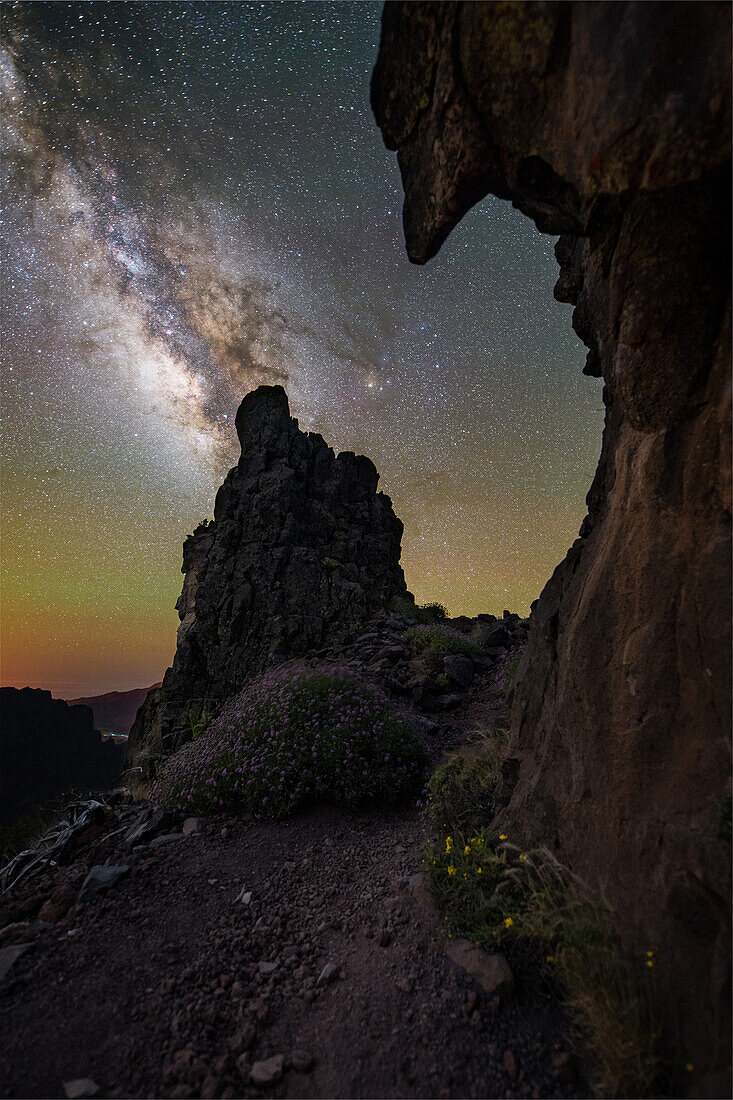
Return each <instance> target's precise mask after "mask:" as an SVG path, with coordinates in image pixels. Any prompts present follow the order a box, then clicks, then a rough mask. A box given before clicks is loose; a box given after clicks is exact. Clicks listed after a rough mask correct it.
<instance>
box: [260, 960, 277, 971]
mask: <svg viewBox="0 0 733 1100" xmlns="http://www.w3.org/2000/svg"><path fill="white" fill-rule="evenodd" d="M279 965H280V960H279V959H275V961H274V962H265V960H264V959H263V960H262V961H261V962H258V963H257V969H258V970H259V972H260V974H274V973H275V971H276V970H277V968H278V967H279Z"/></svg>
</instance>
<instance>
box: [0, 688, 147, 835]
mask: <svg viewBox="0 0 733 1100" xmlns="http://www.w3.org/2000/svg"><path fill="white" fill-rule="evenodd" d="M124 759H125V750H124V748H123V747H122V746H121V745H115V744H114V742H112V741H102V739H101V737H100V735H99V732H98V731H97V730H95V728H94V718H93V716H92V712H91V710H90V708H89V707H81V706H69V705H68V704H67V703H65V702H64V701H63V700H62V699H54V698H52V696H51V692H50V691H37V690H35V689H34V688H22V689H21V690H18V689H17V688H12V687H4V688H0V825H9V824H11V823H12V822H13V821H15V820H17V818H19V817H21V816H22V815H23V814H24V813H28V812H30V811H32V810H34V809H36V808H37V807H38V806H41V805H43V804H44V803H47V802H50V801H52V800H53V799H54V798H56V797H57V796H58V795H61V794H66V793H67V792H69V791H71V790H72V789H73V790H91V791H107V790H109V789H110V787H112V786H113V785H114V783H115V782H116V780H117V778H118V776H119V774H120V772H121V771H122V768H123V764H124Z"/></svg>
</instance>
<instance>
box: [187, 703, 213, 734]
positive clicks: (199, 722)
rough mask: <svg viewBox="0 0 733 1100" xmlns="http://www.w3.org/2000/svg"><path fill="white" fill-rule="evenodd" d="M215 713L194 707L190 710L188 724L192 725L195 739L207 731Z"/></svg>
mask: <svg viewBox="0 0 733 1100" xmlns="http://www.w3.org/2000/svg"><path fill="white" fill-rule="evenodd" d="M212 717H213V715H212V714H210V713H209V711H208V710H200V711H199V710H196V708H195V707H192V708H191V710H189V712H188V724H189V726H190V727H191V736H192V737H193V738H194V740H195V739H196V738H197V737H201V735H202V734H203V733H204V732H205V730H206V727H207V726H208V724H209V722H210V721H211V719H212Z"/></svg>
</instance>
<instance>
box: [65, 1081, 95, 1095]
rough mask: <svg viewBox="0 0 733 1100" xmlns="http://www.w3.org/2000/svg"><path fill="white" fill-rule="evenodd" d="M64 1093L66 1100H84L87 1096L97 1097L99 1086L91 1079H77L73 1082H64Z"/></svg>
mask: <svg viewBox="0 0 733 1100" xmlns="http://www.w3.org/2000/svg"><path fill="white" fill-rule="evenodd" d="M64 1092H65V1094H66V1096H67V1098H68V1100H84V1098H85V1097H88V1096H97V1095H98V1094H99V1085H98V1084H97V1082H96V1081H94V1080H92V1078H91V1077H78V1078H76V1079H75V1080H74V1081H64Z"/></svg>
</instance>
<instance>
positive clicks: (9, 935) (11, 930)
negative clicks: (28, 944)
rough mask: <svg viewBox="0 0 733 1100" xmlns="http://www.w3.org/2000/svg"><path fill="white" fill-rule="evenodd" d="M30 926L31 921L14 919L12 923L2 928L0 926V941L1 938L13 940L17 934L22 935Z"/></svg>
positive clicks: (0, 940) (0, 941)
mask: <svg viewBox="0 0 733 1100" xmlns="http://www.w3.org/2000/svg"><path fill="white" fill-rule="evenodd" d="M30 926H31V922H30V921H28V920H16V921H13V923H12V924H6V925H5V927H4V928H0V943H2V941H3V940H13V939H16V938H17V937H18V936H20V937H22V936H24V935H25V934H26V933H27V931H28V929H29V928H30Z"/></svg>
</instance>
